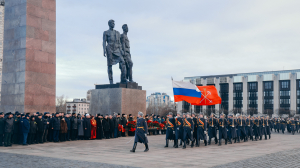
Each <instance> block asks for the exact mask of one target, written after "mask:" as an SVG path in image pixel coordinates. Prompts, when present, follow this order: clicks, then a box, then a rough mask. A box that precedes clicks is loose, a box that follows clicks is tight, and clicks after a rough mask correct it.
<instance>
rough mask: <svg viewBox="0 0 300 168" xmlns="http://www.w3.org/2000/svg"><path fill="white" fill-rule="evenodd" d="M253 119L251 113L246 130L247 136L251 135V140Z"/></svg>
mask: <svg viewBox="0 0 300 168" xmlns="http://www.w3.org/2000/svg"><path fill="white" fill-rule="evenodd" d="M252 128H253V120H252V119H251V118H250V115H249V116H248V117H247V119H246V130H247V131H246V132H247V136H248V137H250V140H252V141H253V130H252Z"/></svg>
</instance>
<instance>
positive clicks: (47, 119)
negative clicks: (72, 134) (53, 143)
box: [42, 112, 52, 142]
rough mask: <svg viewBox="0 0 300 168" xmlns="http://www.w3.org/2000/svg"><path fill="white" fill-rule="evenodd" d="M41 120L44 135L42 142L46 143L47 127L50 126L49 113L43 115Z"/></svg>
mask: <svg viewBox="0 0 300 168" xmlns="http://www.w3.org/2000/svg"><path fill="white" fill-rule="evenodd" d="M43 120H44V133H43V137H42V141H43V142H47V141H48V130H49V125H50V113H49V112H45V113H44V116H43ZM51 136H52V135H51Z"/></svg>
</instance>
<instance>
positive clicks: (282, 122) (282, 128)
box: [280, 118, 286, 134]
mask: <svg viewBox="0 0 300 168" xmlns="http://www.w3.org/2000/svg"><path fill="white" fill-rule="evenodd" d="M280 125H281V128H280V129H281V131H282V133H283V134H284V131H285V126H286V121H285V119H284V118H282V119H281V121H280Z"/></svg>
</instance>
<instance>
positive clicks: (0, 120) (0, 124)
mask: <svg viewBox="0 0 300 168" xmlns="http://www.w3.org/2000/svg"><path fill="white" fill-rule="evenodd" d="M4 126H5V125H4V114H3V112H0V146H3V136H4Z"/></svg>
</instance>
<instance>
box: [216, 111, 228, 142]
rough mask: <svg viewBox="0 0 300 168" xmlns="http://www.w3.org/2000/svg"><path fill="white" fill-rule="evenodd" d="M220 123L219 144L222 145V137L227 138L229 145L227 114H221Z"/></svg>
mask: <svg viewBox="0 0 300 168" xmlns="http://www.w3.org/2000/svg"><path fill="white" fill-rule="evenodd" d="M218 125H219V146H221V145H222V138H223V139H225V145H227V120H226V119H225V114H221V115H220V119H219V120H218Z"/></svg>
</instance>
